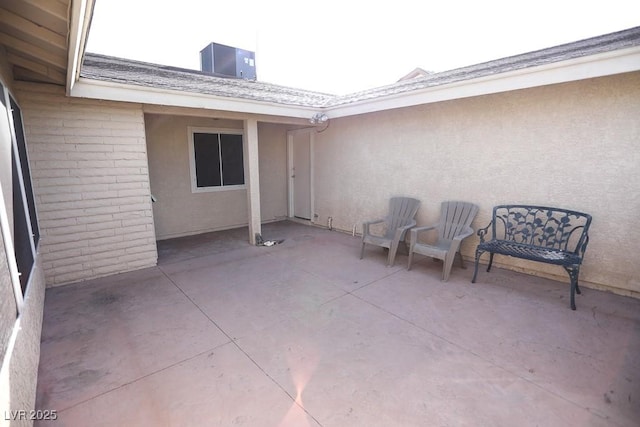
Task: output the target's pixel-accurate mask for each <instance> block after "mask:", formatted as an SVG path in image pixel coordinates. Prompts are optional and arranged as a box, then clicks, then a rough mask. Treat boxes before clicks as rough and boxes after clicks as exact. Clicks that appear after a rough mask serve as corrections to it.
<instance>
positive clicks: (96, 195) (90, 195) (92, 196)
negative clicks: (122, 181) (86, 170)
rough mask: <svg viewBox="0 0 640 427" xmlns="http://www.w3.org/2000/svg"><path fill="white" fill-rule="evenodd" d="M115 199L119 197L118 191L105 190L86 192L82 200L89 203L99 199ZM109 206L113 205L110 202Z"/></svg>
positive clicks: (83, 193)
mask: <svg viewBox="0 0 640 427" xmlns="http://www.w3.org/2000/svg"><path fill="white" fill-rule="evenodd" d="M107 188H108V187H107ZM115 197H118V191H117V190H107V189H105V190H101V191H86V192H82V198H83V199H85V200H87V201H89V200H98V199H111V200H112V199H114V198H115ZM118 202H119V201H118ZM107 204H112V203H110V202H109V203H107Z"/></svg>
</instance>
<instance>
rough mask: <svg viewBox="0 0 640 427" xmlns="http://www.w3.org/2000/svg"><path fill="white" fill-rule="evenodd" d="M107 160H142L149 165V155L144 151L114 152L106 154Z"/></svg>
mask: <svg viewBox="0 0 640 427" xmlns="http://www.w3.org/2000/svg"><path fill="white" fill-rule="evenodd" d="M105 156H106V158H108V159H113V160H141V161H144V162H145V165H146V163H147V154H146V153H145V152H144V151H122V150H120V151H114V152H111V153H107V154H105Z"/></svg>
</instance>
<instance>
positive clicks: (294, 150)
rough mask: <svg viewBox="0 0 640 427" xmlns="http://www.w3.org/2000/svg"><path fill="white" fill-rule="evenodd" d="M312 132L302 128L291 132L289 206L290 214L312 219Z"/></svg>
mask: <svg viewBox="0 0 640 427" xmlns="http://www.w3.org/2000/svg"><path fill="white" fill-rule="evenodd" d="M311 132H312V131H311V130H302V131H294V132H291V133H289V150H290V156H289V158H290V159H291V165H290V168H289V171H290V179H289V183H290V193H289V197H290V201H289V206H290V209H291V210H292V212H290V216H295V217H296V218H302V219H308V220H311V210H312V206H311V205H312V203H311V199H312V198H311V193H312V182H311V168H312V162H311V159H312V149H311V146H312V143H311V138H312V134H311Z"/></svg>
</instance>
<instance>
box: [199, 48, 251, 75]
mask: <svg viewBox="0 0 640 427" xmlns="http://www.w3.org/2000/svg"><path fill="white" fill-rule="evenodd" d="M200 68H201V70H202V71H204V72H207V73H215V74H221V75H224V76H229V77H239V78H242V79H248V80H255V79H256V54H255V53H254V52H251V51H248V50H244V49H238V48H235V47H230V46H225V45H223V44H218V43H211V44H209V45H208V46H207V47H205V48H204V49H202V50H201V51H200Z"/></svg>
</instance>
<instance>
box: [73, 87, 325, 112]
mask: <svg viewBox="0 0 640 427" xmlns="http://www.w3.org/2000/svg"><path fill="white" fill-rule="evenodd" d="M70 95H71V96H73V97H80V98H91V99H101V100H108V101H121V102H133V103H140V104H147V105H159V106H167V107H186V108H197V109H206V110H221V111H229V112H236V113H244V114H259V115H272V116H283V117H290V118H296V119H306V120H309V119H310V118H311V117H312V116H313V115H314V114H315V113H317V112H318V111H319V109H318V108H317V107H305V106H296V105H287V104H279V103H270V102H261V101H257V100H247V99H243V98H232V97H223V96H215V95H210V94H200V93H194V92H185V91H178V90H170V89H160V88H153V87H148V86H136V85H131V84H122V83H115V82H107V81H101V80H93V79H87V78H84V77H80V78H79V79H78V81H77V82H76V83H75V85H74V86H73V88H72V89H71V93H70Z"/></svg>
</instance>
